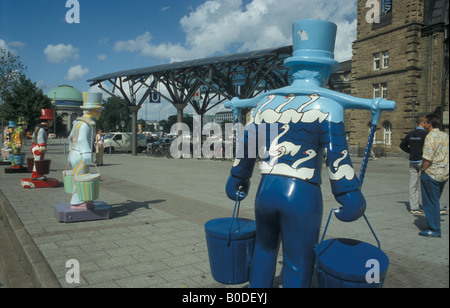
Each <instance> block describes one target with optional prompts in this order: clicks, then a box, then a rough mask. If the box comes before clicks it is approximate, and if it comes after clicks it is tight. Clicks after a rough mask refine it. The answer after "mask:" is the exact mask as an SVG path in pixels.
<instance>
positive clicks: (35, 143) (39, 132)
mask: <svg viewBox="0 0 450 308" xmlns="http://www.w3.org/2000/svg"><path fill="white" fill-rule="evenodd" d="M39 119H40V120H41V123H40V124H38V125H36V128H35V129H34V132H33V137H32V139H31V154H33V157H34V166H33V173H32V174H31V178H32V179H34V180H46V176H45V175H43V174H40V173H38V172H37V169H36V161H41V160H44V158H45V153H46V152H47V139H48V128H49V127H51V126H52V125H53V121H54V120H55V117H54V111H53V110H52V109H41V117H40V118H39Z"/></svg>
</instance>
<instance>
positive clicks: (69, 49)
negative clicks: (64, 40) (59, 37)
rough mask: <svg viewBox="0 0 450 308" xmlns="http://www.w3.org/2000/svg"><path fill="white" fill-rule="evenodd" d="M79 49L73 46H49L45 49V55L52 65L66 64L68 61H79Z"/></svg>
mask: <svg viewBox="0 0 450 308" xmlns="http://www.w3.org/2000/svg"><path fill="white" fill-rule="evenodd" d="M78 52H79V49H78V48H75V47H73V46H72V44H69V45H64V44H58V45H51V44H49V45H47V47H46V48H45V49H44V54H45V55H46V56H47V61H48V62H51V63H65V62H66V61H67V59H78V58H79V54H78Z"/></svg>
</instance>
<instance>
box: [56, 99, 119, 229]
mask: <svg viewBox="0 0 450 308" xmlns="http://www.w3.org/2000/svg"><path fill="white" fill-rule="evenodd" d="M83 100H84V105H83V106H82V107H81V108H82V109H83V116H81V117H79V118H77V119H76V120H75V121H74V122H73V128H72V131H71V133H70V136H69V146H70V153H69V157H68V161H69V163H70V165H71V166H72V170H64V171H63V178H64V189H65V191H66V192H67V193H70V194H71V195H72V197H71V200H70V202H69V203H67V202H65V203H57V204H55V205H54V206H55V214H56V218H57V219H58V221H59V222H66V223H72V222H81V221H91V220H99V219H109V218H111V216H112V207H111V206H110V205H109V204H107V203H105V202H103V201H98V200H97V199H98V197H99V192H100V174H99V173H90V172H89V167H90V165H91V164H92V145H93V143H94V139H93V138H94V133H95V125H96V122H95V121H98V119H99V118H100V114H101V111H102V110H103V107H102V105H101V100H102V94H101V93H83Z"/></svg>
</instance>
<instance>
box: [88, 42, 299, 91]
mask: <svg viewBox="0 0 450 308" xmlns="http://www.w3.org/2000/svg"><path fill="white" fill-rule="evenodd" d="M279 53H288V54H291V53H292V46H285V47H278V48H268V49H263V50H257V51H250V52H241V53H236V54H227V55H221V56H215V57H209V58H203V59H196V60H189V61H182V62H175V63H169V64H162V65H156V66H150V67H144V68H138V69H132V70H126V71H120V72H115V73H111V74H106V75H102V76H99V77H96V78H92V79H89V80H88V82H93V83H98V82H102V81H105V80H108V79H111V78H120V77H132V76H145V75H151V74H155V73H159V72H163V71H170V70H181V69H188V68H192V67H201V66H207V65H213V64H219V63H226V62H241V61H245V60H251V59H259V58H263V57H268V56H271V55H276V54H279Z"/></svg>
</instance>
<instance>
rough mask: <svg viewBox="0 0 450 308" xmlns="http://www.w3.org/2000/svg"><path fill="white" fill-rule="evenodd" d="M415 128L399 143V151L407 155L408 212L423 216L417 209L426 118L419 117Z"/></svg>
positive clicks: (426, 133) (425, 134)
mask: <svg viewBox="0 0 450 308" xmlns="http://www.w3.org/2000/svg"><path fill="white" fill-rule="evenodd" d="M416 123H417V127H416V128H415V129H414V130H412V131H411V132H409V133H408V135H406V137H405V138H404V139H403V140H402V142H401V143H400V149H402V150H403V151H404V152H406V153H409V212H410V213H411V214H423V211H422V210H421V209H420V208H419V183H420V165H421V164H422V154H423V144H424V142H425V137H426V136H427V135H428V131H427V130H426V129H425V125H426V124H427V118H426V117H425V116H420V117H418V118H417V120H416Z"/></svg>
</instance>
